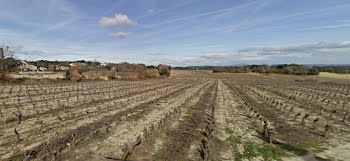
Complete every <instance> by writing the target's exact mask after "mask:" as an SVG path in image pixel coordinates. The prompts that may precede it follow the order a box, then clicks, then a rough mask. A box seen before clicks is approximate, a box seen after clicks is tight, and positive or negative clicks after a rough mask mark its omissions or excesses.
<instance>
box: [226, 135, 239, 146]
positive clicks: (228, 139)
mask: <svg viewBox="0 0 350 161" xmlns="http://www.w3.org/2000/svg"><path fill="white" fill-rule="evenodd" d="M227 141H229V142H230V143H235V144H242V139H241V137H233V136H230V137H228V138H227Z"/></svg>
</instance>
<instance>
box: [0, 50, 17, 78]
mask: <svg viewBox="0 0 350 161" xmlns="http://www.w3.org/2000/svg"><path fill="white" fill-rule="evenodd" d="M13 53H14V51H13V50H12V49H11V48H10V47H9V46H6V47H5V48H0V59H1V75H0V80H8V79H9V78H10V77H9V76H8V75H7V71H5V59H6V58H10V59H13V55H14V54H13Z"/></svg>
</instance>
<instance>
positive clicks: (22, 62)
mask: <svg viewBox="0 0 350 161" xmlns="http://www.w3.org/2000/svg"><path fill="white" fill-rule="evenodd" d="M19 63H20V65H29V63H28V62H26V61H24V60H21V61H19Z"/></svg>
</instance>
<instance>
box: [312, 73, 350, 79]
mask: <svg viewBox="0 0 350 161" xmlns="http://www.w3.org/2000/svg"><path fill="white" fill-rule="evenodd" d="M319 76H320V77H327V78H340V79H350V74H336V73H328V72H320V75H319Z"/></svg>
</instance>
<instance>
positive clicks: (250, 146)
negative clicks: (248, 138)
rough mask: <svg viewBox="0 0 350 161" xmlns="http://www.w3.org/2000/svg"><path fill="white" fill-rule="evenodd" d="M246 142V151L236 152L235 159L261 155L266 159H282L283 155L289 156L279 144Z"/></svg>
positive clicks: (237, 160)
mask: <svg viewBox="0 0 350 161" xmlns="http://www.w3.org/2000/svg"><path fill="white" fill-rule="evenodd" d="M243 144H244V146H243V147H244V152H243V153H242V154H241V153H236V154H235V160H236V161H241V160H245V159H248V160H249V159H252V158H255V157H259V156H261V157H262V158H264V160H267V161H269V160H281V157H283V156H288V154H287V152H286V151H285V149H283V148H281V147H279V146H274V145H270V144H263V145H258V144H254V143H252V142H245V143H243Z"/></svg>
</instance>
